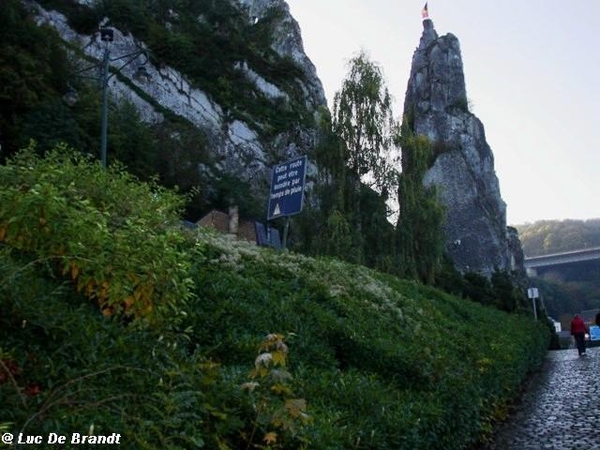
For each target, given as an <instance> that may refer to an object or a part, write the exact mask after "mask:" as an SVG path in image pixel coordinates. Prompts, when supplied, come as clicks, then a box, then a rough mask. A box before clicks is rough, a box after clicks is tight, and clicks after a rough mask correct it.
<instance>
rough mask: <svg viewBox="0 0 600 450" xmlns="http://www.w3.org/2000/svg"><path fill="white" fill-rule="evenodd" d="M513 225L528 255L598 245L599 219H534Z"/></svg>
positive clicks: (599, 234)
mask: <svg viewBox="0 0 600 450" xmlns="http://www.w3.org/2000/svg"><path fill="white" fill-rule="evenodd" d="M516 228H517V230H518V231H519V237H520V239H521V243H522V244H523V251H524V252H525V255H526V256H528V257H531V256H539V255H547V254H550V253H560V252H568V251H574V250H580V249H583V248H588V247H600V219H589V220H572V219H567V220H538V221H536V222H534V223H527V224H523V225H517V226H516Z"/></svg>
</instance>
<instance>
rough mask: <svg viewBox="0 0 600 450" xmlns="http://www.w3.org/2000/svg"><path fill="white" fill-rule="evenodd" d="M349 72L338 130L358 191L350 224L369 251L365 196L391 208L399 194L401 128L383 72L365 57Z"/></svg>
mask: <svg viewBox="0 0 600 450" xmlns="http://www.w3.org/2000/svg"><path fill="white" fill-rule="evenodd" d="M348 67H349V72H348V74H347V75H346V78H345V79H344V81H343V83H342V87H341V90H340V91H338V92H337V93H336V94H335V97H334V105H333V117H332V129H333V132H334V133H335V135H336V136H337V137H338V138H339V140H340V142H341V149H342V151H343V163H344V165H345V166H346V167H345V170H344V171H343V172H344V176H346V177H347V181H349V183H348V184H349V185H350V186H352V187H351V188H350V189H347V190H346V201H345V205H346V211H347V212H348V213H349V214H348V215H349V221H350V223H352V224H353V226H354V227H355V228H356V229H357V231H358V233H357V236H358V238H359V242H355V247H357V248H363V247H364V246H365V245H367V244H366V241H365V236H364V235H363V232H364V227H365V226H367V224H368V222H369V218H368V217H364V216H366V215H367V213H366V211H365V212H364V213H363V203H364V199H363V197H368V196H370V194H369V192H376V193H377V194H378V195H380V196H381V198H382V199H383V202H384V204H385V202H386V200H387V199H388V198H389V196H390V194H393V192H394V191H395V186H396V183H397V172H396V171H395V169H394V163H395V161H394V158H393V155H394V150H395V137H396V135H397V132H398V123H397V121H396V120H395V119H394V115H393V110H392V97H391V95H390V93H389V90H388V88H387V85H386V82H385V79H384V76H383V71H382V69H381V68H380V67H379V66H378V65H377V64H375V63H374V62H372V61H370V60H369V57H368V55H367V54H366V53H364V52H361V53H359V54H357V55H356V56H355V57H353V58H352V59H351V60H350V62H349V65H348ZM340 173H341V172H340ZM384 216H385V213H384ZM360 253H361V254H364V251H361V252H360ZM359 262H363V261H359Z"/></svg>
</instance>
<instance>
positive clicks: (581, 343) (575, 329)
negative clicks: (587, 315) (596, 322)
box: [571, 314, 588, 356]
mask: <svg viewBox="0 0 600 450" xmlns="http://www.w3.org/2000/svg"><path fill="white" fill-rule="evenodd" d="M587 332H588V329H587V326H586V325H585V322H584V321H583V317H581V316H580V315H579V314H575V317H573V320H571V335H572V336H573V337H574V338H575V343H576V344H577V351H578V352H579V356H584V355H585V334H586V333H587Z"/></svg>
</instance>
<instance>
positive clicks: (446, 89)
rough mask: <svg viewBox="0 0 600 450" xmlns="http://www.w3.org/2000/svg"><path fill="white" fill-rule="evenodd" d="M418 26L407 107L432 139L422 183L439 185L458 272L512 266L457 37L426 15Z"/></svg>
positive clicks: (417, 127)
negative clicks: (470, 105) (431, 154)
mask: <svg viewBox="0 0 600 450" xmlns="http://www.w3.org/2000/svg"><path fill="white" fill-rule="evenodd" d="M423 27H424V29H423V34H422V36H421V41H420V43H419V47H418V48H417V50H416V51H415V53H414V56H413V61H412V68H411V73H410V79H409V82H408V88H407V91H406V99H405V105H404V114H405V120H408V121H409V123H410V125H411V128H412V129H413V131H414V132H415V134H419V135H425V136H427V137H428V138H429V139H430V141H431V142H432V146H433V150H434V161H433V164H432V165H431V167H430V168H429V170H428V171H427V172H426V174H425V177H424V180H423V183H424V184H425V185H426V186H431V185H434V186H436V187H437V192H438V194H439V196H440V201H441V203H442V204H443V205H444V206H445V208H446V221H445V224H444V231H445V233H446V236H447V252H448V254H449V256H450V257H451V258H452V260H453V261H454V264H455V266H456V268H457V269H458V270H460V271H462V272H478V273H481V274H483V275H486V276H489V275H490V274H491V273H492V272H493V271H494V270H496V269H498V270H513V269H515V268H518V267H517V266H518V264H519V259H520V258H518V257H514V256H513V251H515V250H516V249H515V248H514V246H512V247H511V245H509V235H508V232H507V227H506V204H505V203H504V201H503V200H502V197H501V195H500V188H499V184H498V178H497V177H496V173H495V171H494V156H493V154H492V151H491V149H490V146H489V145H488V143H487V142H486V138H485V131H484V127H483V124H482V123H481V121H480V120H479V119H478V118H477V117H476V116H475V115H473V114H472V113H471V112H470V111H469V109H468V101H467V94H466V88H465V79H464V72H463V64H462V58H461V52H460V44H459V41H458V39H457V38H456V37H455V36H453V35H452V34H447V35H445V36H442V37H439V36H438V34H437V32H436V31H435V29H434V26H433V22H432V21H431V20H430V19H426V20H424V21H423ZM519 248H520V246H519ZM517 252H518V250H517ZM520 264H521V265H522V261H521V262H520Z"/></svg>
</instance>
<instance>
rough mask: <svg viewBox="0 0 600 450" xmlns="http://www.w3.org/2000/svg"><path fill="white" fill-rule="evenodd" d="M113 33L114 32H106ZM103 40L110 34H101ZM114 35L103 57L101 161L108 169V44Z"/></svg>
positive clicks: (107, 40)
mask: <svg viewBox="0 0 600 450" xmlns="http://www.w3.org/2000/svg"><path fill="white" fill-rule="evenodd" d="M106 31H111V32H112V30H106ZM101 36H102V37H101V39H102V40H103V41H104V40H105V39H104V36H108V34H106V35H105V34H101ZM109 39H110V40H109ZM112 40H113V34H112V33H110V38H107V39H106V46H105V47H104V55H103V57H102V75H101V83H102V111H101V126H100V161H101V163H102V167H104V168H106V141H107V140H108V63H109V61H110V50H109V48H108V43H109V42H112Z"/></svg>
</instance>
